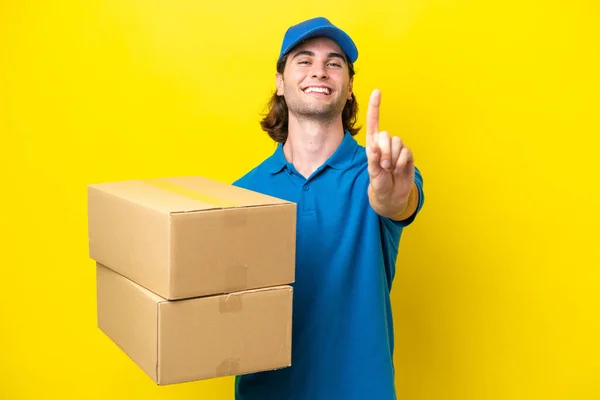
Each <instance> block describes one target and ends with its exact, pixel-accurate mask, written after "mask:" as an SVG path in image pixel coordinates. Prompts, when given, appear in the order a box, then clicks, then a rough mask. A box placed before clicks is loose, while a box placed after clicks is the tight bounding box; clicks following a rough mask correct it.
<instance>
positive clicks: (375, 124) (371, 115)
mask: <svg viewBox="0 0 600 400" xmlns="http://www.w3.org/2000/svg"><path fill="white" fill-rule="evenodd" d="M380 104H381V92H380V91H379V89H375V90H373V92H372V93H371V97H370V98H369V106H368V108H367V142H368V144H370V142H371V140H372V139H373V135H375V134H376V133H377V132H379V105H380Z"/></svg>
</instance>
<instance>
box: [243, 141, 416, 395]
mask: <svg viewBox="0 0 600 400" xmlns="http://www.w3.org/2000/svg"><path fill="white" fill-rule="evenodd" d="M415 182H416V183H417V186H418V188H419V194H420V196H419V205H418V209H417V212H415V213H414V214H413V215H412V216H411V217H410V218H409V219H407V220H405V221H402V222H396V221H393V220H390V219H388V218H383V217H380V216H379V215H377V214H376V213H375V212H374V211H373V209H372V208H371V207H370V205H369V199H368V197H367V187H368V185H369V174H368V171H367V157H366V154H365V148H364V147H363V146H360V145H359V144H358V143H357V142H356V140H355V139H354V138H353V137H352V136H351V135H350V134H349V133H348V132H345V135H344V139H343V141H342V143H341V144H340V146H339V147H338V148H337V149H336V151H335V152H334V154H332V156H331V157H330V158H329V159H328V160H327V161H326V162H325V163H324V164H323V165H322V166H321V167H320V168H319V169H317V170H316V171H315V172H314V173H313V174H312V175H311V176H310V177H309V178H308V179H305V178H304V177H303V176H302V175H300V174H299V173H298V172H297V171H296V169H295V168H294V166H293V165H292V164H291V163H289V162H287V160H286V158H285V156H284V154H283V148H282V145H281V144H280V145H279V146H278V148H277V150H276V151H275V152H274V154H273V155H271V156H270V157H269V158H267V159H266V160H265V161H263V162H262V163H261V164H260V165H258V166H257V167H255V168H254V169H252V170H251V171H249V172H248V173H247V174H246V175H245V176H243V177H242V178H240V179H239V180H237V181H236V182H234V185H236V186H239V187H243V188H246V189H250V190H254V191H257V192H260V193H264V194H267V195H271V196H275V197H279V198H282V199H285V200H289V201H292V202H295V203H296V204H297V238H296V281H295V283H294V284H293V287H294V303H293V304H294V305H293V317H292V318H293V325H292V366H291V367H288V368H283V369H280V370H276V371H268V372H259V373H254V374H248V375H242V376H238V377H236V383H235V395H236V399H237V400H337V399H343V400H354V399H356V400H365V399H377V400H392V399H396V394H395V388H394V365H393V351H394V331H393V324H392V310H391V304H390V290H391V286H392V281H393V279H394V274H395V263H396V256H397V254H398V246H399V242H400V237H401V235H402V229H403V228H404V227H405V226H407V225H408V224H410V223H411V222H412V221H413V220H414V218H415V217H416V215H417V213H418V212H419V211H420V209H421V207H422V206H423V199H424V197H423V181H422V177H421V174H420V172H419V170H418V169H417V168H415ZM273 245H274V246H276V245H277V243H276V242H274V243H273Z"/></svg>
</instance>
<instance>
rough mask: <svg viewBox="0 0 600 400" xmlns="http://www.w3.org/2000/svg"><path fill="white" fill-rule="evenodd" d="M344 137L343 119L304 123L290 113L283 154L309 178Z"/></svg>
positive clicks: (304, 121)
mask: <svg viewBox="0 0 600 400" xmlns="http://www.w3.org/2000/svg"><path fill="white" fill-rule="evenodd" d="M343 138H344V126H343V124H342V120H341V118H338V119H335V120H332V121H319V120H314V119H312V120H304V119H299V118H297V117H296V116H294V115H292V114H290V116H289V124H288V137H287V140H286V142H285V144H284V146H283V154H284V155H285V158H286V159H287V160H288V162H291V163H292V164H293V165H294V168H296V170H297V171H298V172H299V173H300V174H302V176H304V177H305V178H308V177H309V176H310V175H312V174H313V173H314V172H315V171H316V170H317V169H318V168H319V167H320V166H321V165H323V163H325V161H327V159H329V157H331V155H332V154H333V153H334V152H335V150H336V149H337V148H338V147H339V145H340V143H341V142H342V140H343Z"/></svg>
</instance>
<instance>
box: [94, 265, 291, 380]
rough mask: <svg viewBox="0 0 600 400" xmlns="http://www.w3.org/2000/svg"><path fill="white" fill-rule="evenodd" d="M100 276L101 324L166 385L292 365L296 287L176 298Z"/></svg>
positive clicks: (108, 273)
mask: <svg viewBox="0 0 600 400" xmlns="http://www.w3.org/2000/svg"><path fill="white" fill-rule="evenodd" d="M96 272H97V309H98V327H99V328H100V329H101V330H102V331H103V332H104V333H105V334H106V335H107V336H108V337H109V338H110V339H111V340H112V341H114V342H115V343H116V344H117V345H118V346H119V347H120V348H121V350H122V351H123V352H124V353H125V354H127V355H128V356H129V357H130V358H131V359H132V360H133V361H134V362H135V363H136V364H137V365H138V366H139V367H140V368H141V369H142V370H143V371H144V372H145V373H146V374H147V375H148V376H149V377H150V378H152V380H154V382H156V383H157V384H159V385H168V384H175V383H183V382H189V381H194V380H200V379H208V378H216V377H222V376H232V375H239V374H245V373H251V372H260V371H266V370H274V369H279V368H285V367H289V366H290V365H291V332H292V295H293V289H292V287H291V286H287V285H284V286H277V287H270V288H264V289H255V290H247V291H242V292H236V293H230V294H227V295H217V296H208V297H201V298H194V299H186V300H176V301H169V300H166V299H164V298H162V297H160V296H158V295H156V294H155V293H153V292H151V291H149V290H147V289H145V288H143V287H141V286H140V285H138V284H136V283H135V282H132V281H131V280H129V279H127V278H125V277H124V276H122V275H119V274H117V273H116V272H114V271H113V270H111V269H109V268H107V267H105V266H103V265H102V264H100V263H96Z"/></svg>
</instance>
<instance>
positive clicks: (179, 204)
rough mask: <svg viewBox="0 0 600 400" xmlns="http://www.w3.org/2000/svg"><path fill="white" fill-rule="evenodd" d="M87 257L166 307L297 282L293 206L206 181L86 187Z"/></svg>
mask: <svg viewBox="0 0 600 400" xmlns="http://www.w3.org/2000/svg"><path fill="white" fill-rule="evenodd" d="M88 233H89V255H90V257H91V258H92V259H94V260H95V261H98V262H100V263H102V264H103V265H105V266H107V267H109V268H111V269H113V270H115V271H116V272H118V273H120V274H121V275H124V276H125V277H127V278H129V279H131V280H132V281H134V282H136V283H138V284H140V285H141V286H143V287H145V288H147V289H149V290H151V291H153V292H154V293H157V294H158V295H160V296H161V297H164V298H165V299H168V300H175V299H185V298H192V297H199V296H207V295H213V294H221V293H229V292H235V291H240V290H246V289H256V288H262V287H269V286H277V285H286V284H290V283H293V282H294V277H295V275H294V273H295V249H296V204H295V203H291V202H287V201H284V200H281V199H277V198H274V197H270V196H265V195H263V194H260V193H256V192H253V191H249V190H246V189H242V188H239V187H235V186H232V185H228V184H225V183H221V182H217V181H213V180H210V179H206V178H203V177H198V176H194V177H178V178H165V179H152V180H130V181H121V182H109V183H101V184H96V185H89V186H88Z"/></svg>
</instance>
